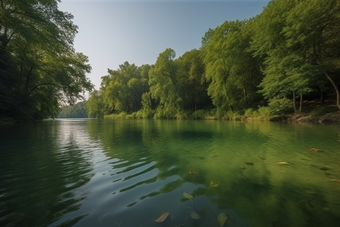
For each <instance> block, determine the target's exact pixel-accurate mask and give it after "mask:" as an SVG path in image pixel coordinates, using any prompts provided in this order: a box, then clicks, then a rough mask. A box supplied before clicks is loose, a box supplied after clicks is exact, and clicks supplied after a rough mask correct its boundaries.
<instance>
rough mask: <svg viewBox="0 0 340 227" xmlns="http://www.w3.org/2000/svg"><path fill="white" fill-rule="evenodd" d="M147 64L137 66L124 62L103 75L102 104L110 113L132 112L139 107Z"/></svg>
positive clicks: (145, 88)
mask: <svg viewBox="0 0 340 227" xmlns="http://www.w3.org/2000/svg"><path fill="white" fill-rule="evenodd" d="M148 70H149V66H148V65H145V66H141V67H137V66H136V65H135V64H130V63H129V62H125V63H124V64H122V65H119V69H117V70H111V69H108V73H109V75H108V76H106V77H103V82H102V88H101V89H102V90H103V94H104V104H105V106H107V109H109V110H110V112H111V113H119V112H126V113H132V112H135V111H138V110H140V109H141V99H142V94H143V93H144V92H147V91H148V89H149V86H148V80H147V77H148Z"/></svg>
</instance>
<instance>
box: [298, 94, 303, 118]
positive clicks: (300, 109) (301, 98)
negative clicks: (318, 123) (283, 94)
mask: <svg viewBox="0 0 340 227" xmlns="http://www.w3.org/2000/svg"><path fill="white" fill-rule="evenodd" d="M302 102H303V97H302V92H301V94H300V108H299V113H301V111H302Z"/></svg>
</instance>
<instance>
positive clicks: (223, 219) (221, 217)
mask: <svg viewBox="0 0 340 227" xmlns="http://www.w3.org/2000/svg"><path fill="white" fill-rule="evenodd" d="M227 218H228V217H227V215H226V214H225V213H223V212H222V213H220V214H219V215H218V216H217V220H218V223H220V227H222V226H223V225H224V223H225V222H226V221H227Z"/></svg>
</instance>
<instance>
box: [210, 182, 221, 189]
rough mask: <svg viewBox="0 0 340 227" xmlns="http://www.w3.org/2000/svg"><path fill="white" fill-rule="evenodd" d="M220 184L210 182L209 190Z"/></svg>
mask: <svg viewBox="0 0 340 227" xmlns="http://www.w3.org/2000/svg"><path fill="white" fill-rule="evenodd" d="M219 184H220V183H217V182H214V181H210V187H211V188H216V187H217V186H218V185H219Z"/></svg>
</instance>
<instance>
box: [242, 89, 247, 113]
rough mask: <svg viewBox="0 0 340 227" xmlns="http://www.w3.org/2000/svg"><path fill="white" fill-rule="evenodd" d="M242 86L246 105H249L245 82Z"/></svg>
mask: <svg viewBox="0 0 340 227" xmlns="http://www.w3.org/2000/svg"><path fill="white" fill-rule="evenodd" d="M242 88H243V97H244V102H245V104H246V106H247V107H248V100H247V91H246V87H245V86H244V84H243V85H242Z"/></svg>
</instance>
